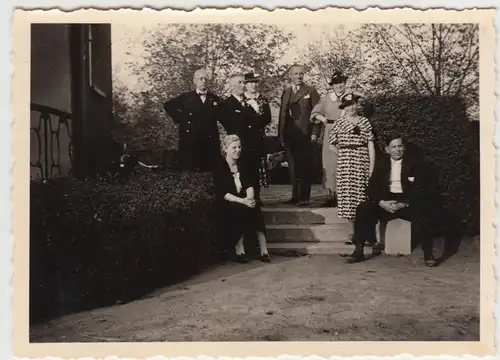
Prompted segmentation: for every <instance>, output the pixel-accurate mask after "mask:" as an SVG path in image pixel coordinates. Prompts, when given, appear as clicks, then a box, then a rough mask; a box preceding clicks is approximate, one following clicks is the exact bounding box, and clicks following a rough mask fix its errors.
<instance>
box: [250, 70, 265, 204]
mask: <svg viewBox="0 0 500 360" xmlns="http://www.w3.org/2000/svg"><path fill="white" fill-rule="evenodd" d="M259 82H260V75H258V74H254V73H253V72H250V73H247V74H245V90H246V91H245V98H246V99H247V102H248V104H249V105H250V125H251V126H252V127H251V128H250V129H249V132H250V130H253V131H251V132H252V134H251V138H252V140H253V142H252V144H251V145H250V148H247V149H246V156H247V157H248V160H249V161H250V163H251V166H252V168H256V169H257V171H256V173H255V176H256V179H255V180H256V186H255V198H256V199H257V200H258V201H260V198H259V194H260V187H261V186H264V187H267V186H268V183H267V169H266V158H265V157H266V141H265V136H266V126H267V125H269V124H270V123H271V107H270V106H269V101H268V100H267V99H266V98H265V97H264V96H263V95H262V94H260V93H259V88H258V87H259Z"/></svg>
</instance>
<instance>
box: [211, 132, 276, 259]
mask: <svg viewBox="0 0 500 360" xmlns="http://www.w3.org/2000/svg"><path fill="white" fill-rule="evenodd" d="M222 152H223V159H222V161H220V163H219V164H218V165H217V166H216V168H215V169H214V185H215V196H216V200H217V209H218V214H217V215H218V219H219V220H220V224H219V225H220V226H221V230H222V231H221V236H222V237H223V239H221V240H223V244H224V247H225V248H226V249H227V250H229V251H231V252H233V251H234V254H235V256H236V260H237V261H238V262H242V263H245V262H248V259H247V257H246V253H245V246H244V238H245V236H248V235H250V234H252V232H253V233H256V234H257V239H258V240H259V247H260V254H261V256H260V259H261V261H263V262H269V261H270V258H269V253H268V251H267V240H266V229H265V224H264V219H263V216H262V212H261V209H260V206H259V204H258V203H257V201H256V199H255V192H254V188H255V180H256V179H255V176H253V175H254V174H253V171H252V170H253V169H249V168H248V167H247V166H245V163H244V162H240V156H241V152H242V147H241V140H240V138H239V137H238V136H237V135H227V136H226V137H225V138H224V139H223V141H222Z"/></svg>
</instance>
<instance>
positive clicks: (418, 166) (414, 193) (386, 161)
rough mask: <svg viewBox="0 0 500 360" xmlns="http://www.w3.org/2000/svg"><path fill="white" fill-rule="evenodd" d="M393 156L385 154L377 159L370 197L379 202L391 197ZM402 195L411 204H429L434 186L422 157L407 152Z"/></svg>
mask: <svg viewBox="0 0 500 360" xmlns="http://www.w3.org/2000/svg"><path fill="white" fill-rule="evenodd" d="M390 176H391V158H390V157H389V156H388V155H384V156H382V157H380V158H379V159H377V160H376V161H375V168H374V170H373V174H372V176H371V178H370V181H369V184H368V189H367V192H368V197H369V198H370V199H371V200H372V201H374V202H376V203H378V202H380V201H381V200H389V198H390ZM401 186H402V188H403V194H402V196H403V197H404V199H406V201H408V204H409V205H410V206H412V205H415V204H417V203H418V204H424V203H426V204H429V201H430V200H431V198H432V196H433V190H434V189H433V187H432V185H431V183H430V182H429V181H428V171H427V167H426V165H425V163H424V162H423V160H422V159H421V158H420V157H416V156H409V155H408V154H405V155H404V157H403V161H402V164H401Z"/></svg>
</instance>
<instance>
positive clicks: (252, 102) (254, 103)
mask: <svg viewBox="0 0 500 360" xmlns="http://www.w3.org/2000/svg"><path fill="white" fill-rule="evenodd" d="M258 96H259V95H258V94H256V95H255V97H249V96H248V95H247V102H248V103H249V104H250V106H251V107H253V109H254V110H255V112H256V113H258V112H259V104H258V103H257V97H258Z"/></svg>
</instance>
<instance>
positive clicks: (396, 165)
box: [389, 159, 403, 194]
mask: <svg viewBox="0 0 500 360" xmlns="http://www.w3.org/2000/svg"><path fill="white" fill-rule="evenodd" d="M402 162H403V159H399V160H393V159H391V177H390V180H389V181H390V183H389V189H390V191H391V193H395V194H401V193H402V192H403V187H402V185H401V164H402Z"/></svg>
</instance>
